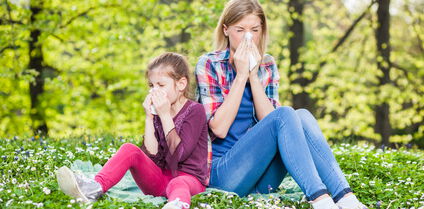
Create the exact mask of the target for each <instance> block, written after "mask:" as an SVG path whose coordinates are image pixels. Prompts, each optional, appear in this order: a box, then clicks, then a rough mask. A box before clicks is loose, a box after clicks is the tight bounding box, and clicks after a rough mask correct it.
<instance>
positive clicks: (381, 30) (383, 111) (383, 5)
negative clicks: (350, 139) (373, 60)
mask: <svg viewBox="0 0 424 209" xmlns="http://www.w3.org/2000/svg"><path fill="white" fill-rule="evenodd" d="M389 7H390V0H378V9H377V16H378V26H377V29H376V31H375V36H376V40H377V51H378V53H377V57H378V59H377V66H378V69H380V70H381V72H382V76H381V77H379V78H378V80H379V83H378V87H381V86H383V85H385V84H390V83H391V79H390V67H391V62H390V12H389ZM380 58H381V59H380ZM389 113H390V105H389V104H388V103H387V102H383V103H382V104H378V105H377V106H376V107H375V121H376V122H375V131H376V132H377V133H379V134H380V135H381V143H382V144H384V145H388V144H389V139H390V135H391V131H392V130H391V129H392V127H391V125H390V117H389Z"/></svg>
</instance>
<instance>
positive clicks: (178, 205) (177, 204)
mask: <svg viewBox="0 0 424 209" xmlns="http://www.w3.org/2000/svg"><path fill="white" fill-rule="evenodd" d="M172 202H173V203H174V204H175V205H176V206H177V207H183V208H190V205H189V204H188V203H186V202H183V201H180V198H177V199H175V200H173V201H172Z"/></svg>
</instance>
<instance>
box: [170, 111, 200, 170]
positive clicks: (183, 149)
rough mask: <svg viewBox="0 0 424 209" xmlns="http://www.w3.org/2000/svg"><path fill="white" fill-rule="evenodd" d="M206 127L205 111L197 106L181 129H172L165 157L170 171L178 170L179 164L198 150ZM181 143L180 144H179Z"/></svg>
mask: <svg viewBox="0 0 424 209" xmlns="http://www.w3.org/2000/svg"><path fill="white" fill-rule="evenodd" d="M205 125H206V114H205V110H204V109H203V107H202V106H201V105H196V106H194V107H193V109H192V110H191V111H190V113H189V114H188V115H187V116H186V119H185V120H184V122H183V123H182V125H181V128H179V129H178V131H177V129H172V130H171V131H170V132H169V133H168V134H167V136H166V141H167V146H168V149H169V152H167V154H166V156H165V160H166V164H167V165H168V166H169V169H171V170H176V169H177V168H178V163H179V162H182V161H184V160H186V159H187V158H188V157H189V156H190V155H191V153H192V152H193V150H194V149H195V148H196V146H197V144H198V141H199V139H200V135H201V134H202V130H203V129H202V128H199V127H204V126H205ZM178 142H179V143H178Z"/></svg>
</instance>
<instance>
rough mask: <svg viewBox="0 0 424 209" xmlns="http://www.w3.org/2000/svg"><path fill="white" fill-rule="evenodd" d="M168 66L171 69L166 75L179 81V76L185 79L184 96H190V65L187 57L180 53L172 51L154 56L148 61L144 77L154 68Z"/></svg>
mask: <svg viewBox="0 0 424 209" xmlns="http://www.w3.org/2000/svg"><path fill="white" fill-rule="evenodd" d="M159 67H161V68H166V67H170V68H172V70H169V71H168V75H169V76H170V77H171V78H172V79H174V80H175V81H179V80H180V79H181V78H186V79H187V86H186V88H185V89H184V93H183V94H184V96H185V97H186V98H190V76H189V74H190V67H189V65H188V62H187V59H186V58H185V57H184V56H183V55H180V54H177V53H174V52H165V53H163V54H162V55H160V56H158V57H156V58H154V59H153V60H152V61H150V63H149V65H148V66H147V71H146V77H147V78H148V77H149V73H150V72H151V71H152V70H154V69H156V68H159Z"/></svg>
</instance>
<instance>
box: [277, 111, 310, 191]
mask: <svg viewBox="0 0 424 209" xmlns="http://www.w3.org/2000/svg"><path fill="white" fill-rule="evenodd" d="M276 119H278V120H275V121H281V123H282V126H280V127H279V130H282V128H284V126H285V125H286V122H285V121H284V120H283V117H276ZM277 137H278V136H277ZM283 137H284V139H283V143H285V144H286V143H287V136H286V132H285V131H283ZM277 145H278V138H277ZM283 149H284V151H285V152H286V153H288V152H287V146H284V147H283ZM280 156H281V153H280ZM287 156H288V159H289V161H290V163H291V164H292V165H293V166H294V168H295V171H296V173H298V174H299V181H301V180H302V182H301V183H302V185H304V184H305V183H304V182H303V175H302V172H299V168H298V167H297V166H295V165H296V163H293V160H292V158H291V155H287ZM303 189H304V190H305V191H306V188H305V187H304V188H303Z"/></svg>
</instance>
